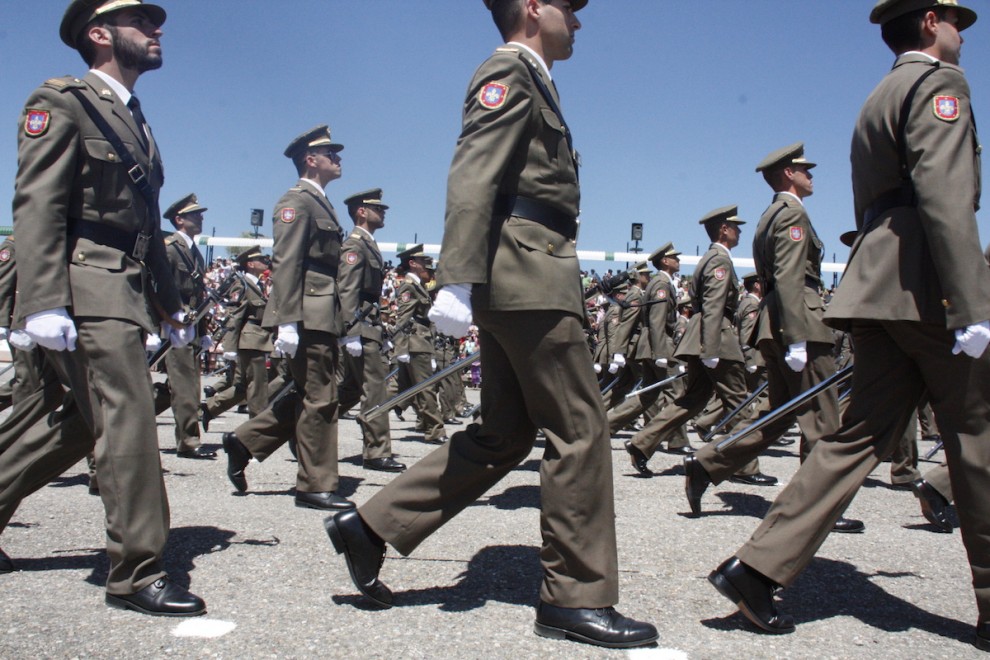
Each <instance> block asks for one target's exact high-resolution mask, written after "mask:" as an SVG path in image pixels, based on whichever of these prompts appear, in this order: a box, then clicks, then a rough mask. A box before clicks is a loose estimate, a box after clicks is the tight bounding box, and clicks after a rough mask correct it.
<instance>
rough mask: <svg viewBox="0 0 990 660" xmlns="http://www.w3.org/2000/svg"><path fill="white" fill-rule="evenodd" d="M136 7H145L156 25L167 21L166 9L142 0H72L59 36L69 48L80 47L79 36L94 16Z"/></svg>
mask: <svg viewBox="0 0 990 660" xmlns="http://www.w3.org/2000/svg"><path fill="white" fill-rule="evenodd" d="M135 7H140V8H141V9H143V10H144V12H145V14H147V16H148V20H149V21H151V22H152V23H154V24H155V26H156V27H161V25H162V23H164V22H165V10H164V9H162V8H161V7H159V6H158V5H153V4H151V3H148V2H141V0H72V2H70V3H69V6H68V7H67V8H66V10H65V14H64V15H63V16H62V23H61V25H59V28H58V36H60V37H61V38H62V41H63V42H64V43H65V45H66V46H68V47H69V48H76V49H78V48H79V37H81V36H82V32H83V29H84V28H85V27H86V26H87V25H88V24H89V22H90V21H92V20H93V19H94V18H97V17H99V16H106V15H107V14H110V13H113V12H115V11H121V10H122V9H132V8H135Z"/></svg>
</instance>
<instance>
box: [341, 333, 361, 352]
mask: <svg viewBox="0 0 990 660" xmlns="http://www.w3.org/2000/svg"><path fill="white" fill-rule="evenodd" d="M340 345H341V346H343V347H344V349H345V350H346V351H347V352H348V353H350V354H351V355H353V356H354V357H361V354H362V353H363V352H364V349H363V348H361V338H360V337H344V338H343V339H341V340H340Z"/></svg>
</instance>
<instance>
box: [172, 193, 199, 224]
mask: <svg viewBox="0 0 990 660" xmlns="http://www.w3.org/2000/svg"><path fill="white" fill-rule="evenodd" d="M206 210H207V209H206V207H205V206H200V205H199V202H198V201H197V199H196V193H189V194H188V195H186V196H185V197H183V198H182V199H180V200H179V201H177V202H173V203H172V205H171V206H170V207H168V208H167V209H165V213H163V214H162V215H163V216H164V217H165V218H166V219H167V220H171V221H172V224H173V225H174V224H175V216H177V215H185V214H187V213H196V212H197V211H199V212H203V211H206Z"/></svg>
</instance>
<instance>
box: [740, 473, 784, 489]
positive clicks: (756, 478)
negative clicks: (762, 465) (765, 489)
mask: <svg viewBox="0 0 990 660" xmlns="http://www.w3.org/2000/svg"><path fill="white" fill-rule="evenodd" d="M729 481H731V482H732V483H734V484H746V485H747V486H776V485H777V477H771V476H770V475H768V474H763V473H762V472H757V473H756V474H734V475H732V476H731V477H729Z"/></svg>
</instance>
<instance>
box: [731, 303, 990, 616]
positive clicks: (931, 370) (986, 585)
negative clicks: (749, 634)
mask: <svg viewBox="0 0 990 660" xmlns="http://www.w3.org/2000/svg"><path fill="white" fill-rule="evenodd" d="M852 336H853V343H854V345H855V346H856V363H855V367H854V375H853V386H852V395H851V397H850V404H849V408H848V409H847V410H846V412H845V414H844V415H843V416H842V424H841V426H840V428H839V430H838V431H837V432H836V433H835V434H834V435H831V436H827V437H825V438H822V439H821V440H820V441H819V442H818V444H817V445H816V446H815V448H814V449H813V450H812V452H811V454H810V455H809V456H808V458H807V460H805V461H804V463H803V464H802V465H801V467H800V468H799V469H798V471H797V473H796V474H795V475H794V477H793V478H792V479H791V481H790V483H789V484H788V486H787V487H786V488H785V489H784V491H783V492H782V493H781V494H780V496H779V497H777V500H776V501H775V502H774V503H773V506H771V508H770V511H769V512H768V513H767V515H766V517H765V518H764V519H763V523H762V524H761V525H760V526H759V528H757V530H756V532H754V533H753V536H752V538H750V540H749V541H748V542H747V543H746V544H745V545H744V546H743V547H742V548H741V549H740V551H739V552H738V557H739V559H741V560H742V561H743V562H744V563H745V564H747V565H749V566H751V567H752V568H754V569H756V570H757V571H759V572H760V573H762V574H763V575H765V576H767V577H769V578H770V579H771V580H773V581H775V582H777V583H778V584H780V585H782V586H788V585H790V584H791V583H793V582H794V580H795V579H796V578H797V576H798V575H799V574H800V573H801V571H802V570H803V569H804V567H805V566H807V564H808V563H809V562H810V561H811V559H812V558H813V557H814V555H815V553H816V552H817V550H818V548H819V547H820V546H821V544H822V543H823V542H824V540H825V539H826V537H827V536H828V533H829V531H830V530H831V529H832V526H833V525H834V524H835V521H836V520H837V519H838V518H839V516H840V515H841V514H842V512H843V511H844V510H845V509H846V507H847V506H848V505H849V503H850V502H851V501H852V499H853V497H854V496H855V495H856V492H857V491H858V490H859V488H860V486H861V485H862V484H863V482H864V481H865V480H866V478H867V477H868V476H869V475H870V473H871V472H872V471H873V470H874V469H875V468H876V467H877V465H878V464H879V463H880V461H881V460H882V459H883V458H885V457H886V456H889V455H890V454H891V452H892V451H893V450H894V447H895V445H896V444H897V443H898V442H899V441H900V439H901V436H902V435H903V433H904V429H905V427H906V426H907V425H908V422H909V420H910V419H911V417H912V416H913V415H914V414H915V411H916V409H917V406H918V401H919V400H920V399H921V395H922V393H923V392H924V389H925V387H927V388H928V391H929V392H930V393H931V404H932V408H933V409H934V410H935V415H936V416H937V417H938V420H939V428H940V429H941V431H942V440H943V441H944V442H945V451H946V458H947V460H948V465H949V471H950V473H951V475H952V492H953V494H954V495H955V500H956V503H957V505H958V506H957V511H958V513H959V520H960V523H961V526H962V538H963V544H964V545H965V547H966V552H967V553H968V555H969V563H970V567H971V569H972V573H973V587H974V590H975V592H976V601H977V605H978V607H979V613H980V618H979V620H980V621H990V498H988V497H987V496H986V494H987V493H988V492H990V424H988V420H990V392H988V388H990V354H987V353H985V354H984V355H983V356H982V357H981V358H979V359H977V360H974V359H972V358H969V357H966V356H965V355H963V354H960V355H952V353H951V350H952V346H953V344H954V342H955V339H954V336H953V333H952V332H951V331H948V330H946V329H945V328H942V327H939V326H936V325H932V324H924V323H915V322H908V321H886V322H884V321H853V326H852Z"/></svg>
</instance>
